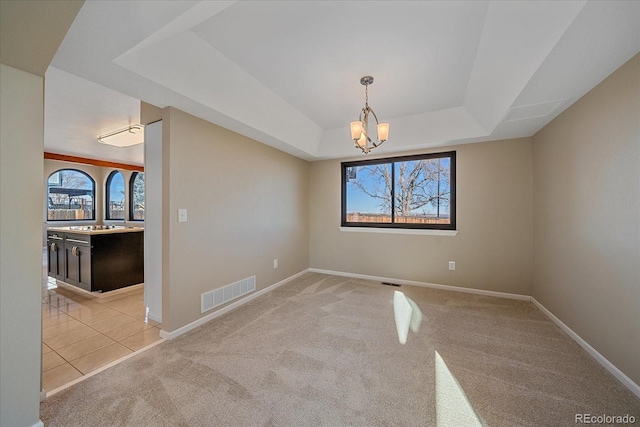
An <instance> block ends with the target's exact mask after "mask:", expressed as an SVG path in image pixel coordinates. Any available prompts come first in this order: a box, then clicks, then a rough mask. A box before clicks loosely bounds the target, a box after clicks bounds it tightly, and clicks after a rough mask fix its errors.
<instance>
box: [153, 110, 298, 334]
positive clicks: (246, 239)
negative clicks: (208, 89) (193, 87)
mask: <svg viewBox="0 0 640 427" xmlns="http://www.w3.org/2000/svg"><path fill="white" fill-rule="evenodd" d="M163 149H164V152H163V161H164V162H165V163H164V165H163V177H164V178H165V180H164V182H163V204H164V206H165V209H166V210H165V209H163V212H162V215H163V247H164V249H165V251H164V252H165V254H163V256H164V257H165V258H164V259H165V260H166V261H168V264H166V263H165V264H166V265H164V266H163V267H164V271H163V313H162V317H163V319H162V320H163V329H164V330H166V331H173V330H175V329H177V328H179V327H181V326H184V325H186V324H188V323H189V322H192V321H194V320H196V319H198V318H199V317H201V316H202V314H201V313H200V294H201V293H203V292H206V291H210V290H212V289H216V288H219V287H221V286H224V285H227V284H229V283H233V282H235V281H237V280H240V279H244V278H246V277H249V276H252V275H256V288H257V289H263V288H265V287H267V286H270V285H272V284H274V283H277V282H278V281H280V280H282V279H285V278H287V277H290V276H292V275H293V274H296V273H298V272H300V271H303V270H305V269H306V268H308V266H309V265H308V262H309V207H308V206H309V198H308V189H309V164H308V163H307V162H306V161H304V160H300V159H298V158H295V157H293V156H290V155H288V154H286V153H283V152H281V151H278V150H276V149H273V148H271V147H268V146H266V145H264V144H261V143H258V142H256V141H254V140H251V139H249V138H246V137H244V136H241V135H239V134H236V133H234V132H231V131H229V130H226V129H223V128H221V127H219V126H216V125H213V124H211V123H209V122H206V121H204V120H201V119H198V118H196V117H194V116H191V115H189V114H186V113H184V112H182V111H180V110H177V109H174V108H167V109H165V111H164V115H163ZM166 153H168V156H165V155H164V154H166ZM179 208H184V209H187V210H188V222H186V223H178V222H177V211H178V209H179ZM276 258H277V259H278V260H279V268H278V269H274V268H273V260H274V259H276ZM167 277H168V280H167ZM209 313H210V312H207V313H206V314H209Z"/></svg>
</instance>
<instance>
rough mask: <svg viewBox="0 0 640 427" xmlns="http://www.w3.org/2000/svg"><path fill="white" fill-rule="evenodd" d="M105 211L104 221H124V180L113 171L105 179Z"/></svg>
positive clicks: (119, 174)
mask: <svg viewBox="0 0 640 427" xmlns="http://www.w3.org/2000/svg"><path fill="white" fill-rule="evenodd" d="M106 195H107V210H106V214H105V219H124V211H125V207H124V178H123V177H122V174H121V173H120V172H118V171H113V172H111V173H110V174H109V178H107V191H106Z"/></svg>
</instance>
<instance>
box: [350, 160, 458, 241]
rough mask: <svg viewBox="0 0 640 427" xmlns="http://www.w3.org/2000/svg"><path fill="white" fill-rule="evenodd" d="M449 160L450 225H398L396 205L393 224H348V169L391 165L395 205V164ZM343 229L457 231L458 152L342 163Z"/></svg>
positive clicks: (392, 209)
mask: <svg viewBox="0 0 640 427" xmlns="http://www.w3.org/2000/svg"><path fill="white" fill-rule="evenodd" d="M438 158H449V161H450V166H449V171H450V172H449V181H450V199H449V220H450V223H449V224H412V223H396V222H393V221H394V220H395V210H396V209H395V205H394V204H392V206H391V208H390V210H391V222H347V182H348V179H347V168H350V167H354V166H368V165H376V164H389V165H390V167H391V182H392V185H391V200H392V203H395V198H394V192H395V182H396V181H395V169H396V168H395V164H396V163H401V162H407V161H414V160H425V159H438ZM340 210H341V212H340V226H341V227H356V228H391V229H409V230H416V229H417V230H457V228H456V227H457V223H456V152H455V151H446V152H438V153H427V154H415V155H410V156H398V157H384V158H378V159H367V160H358V161H349V162H341V209H340Z"/></svg>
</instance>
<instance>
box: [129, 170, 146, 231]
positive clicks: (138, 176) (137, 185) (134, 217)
mask: <svg viewBox="0 0 640 427" xmlns="http://www.w3.org/2000/svg"><path fill="white" fill-rule="evenodd" d="M129 199H130V202H129V219H130V220H131V221H144V172H134V173H133V174H132V175H131V180H130V181H129Z"/></svg>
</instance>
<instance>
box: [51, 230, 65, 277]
mask: <svg viewBox="0 0 640 427" xmlns="http://www.w3.org/2000/svg"><path fill="white" fill-rule="evenodd" d="M47 263H48V273H49V276H50V277H53V278H55V279H58V280H64V269H65V259H64V233H53V232H48V233H47Z"/></svg>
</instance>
